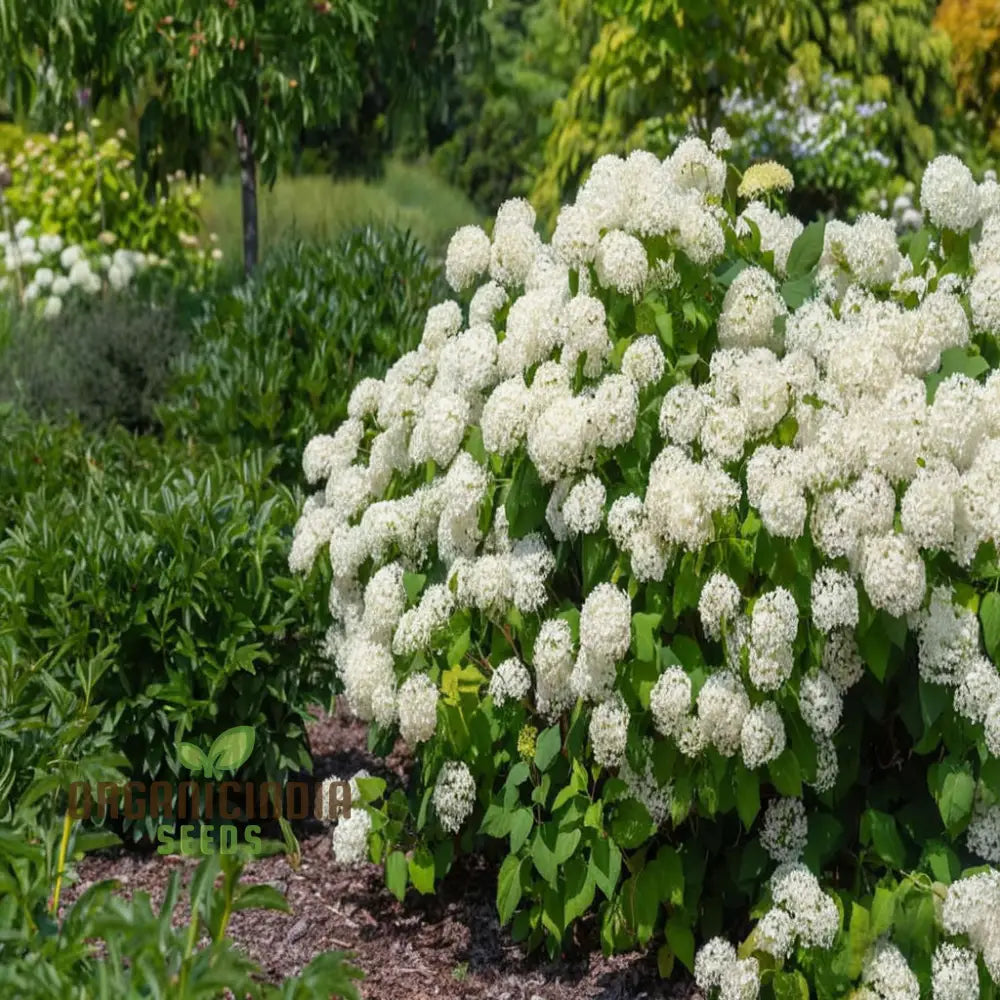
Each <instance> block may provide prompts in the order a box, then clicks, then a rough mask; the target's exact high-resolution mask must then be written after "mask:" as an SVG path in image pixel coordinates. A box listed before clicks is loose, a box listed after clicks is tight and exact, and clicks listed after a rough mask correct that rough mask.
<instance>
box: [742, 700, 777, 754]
mask: <svg viewBox="0 0 1000 1000" xmlns="http://www.w3.org/2000/svg"><path fill="white" fill-rule="evenodd" d="M785 745H786V736H785V724H784V723H783V722H782V721H781V713H780V712H779V711H778V706H777V705H775V704H774V702H773V701H765V702H762V703H761V704H760V705H755V706H754V707H753V708H751V709H750V711H749V712H748V713H747V715H746V718H744V720H743V727H742V729H741V730H740V749H741V750H742V752H743V763H744V764H745V765H746V767H747V768H748V769H749V770H751V771H753V770H754V769H755V768H758V767H761V766H762V765H763V764H768V763H770V762H771V761H772V760H776V759H777V758H778V757H780V756H781V754H782V753H783V752H784V749H785Z"/></svg>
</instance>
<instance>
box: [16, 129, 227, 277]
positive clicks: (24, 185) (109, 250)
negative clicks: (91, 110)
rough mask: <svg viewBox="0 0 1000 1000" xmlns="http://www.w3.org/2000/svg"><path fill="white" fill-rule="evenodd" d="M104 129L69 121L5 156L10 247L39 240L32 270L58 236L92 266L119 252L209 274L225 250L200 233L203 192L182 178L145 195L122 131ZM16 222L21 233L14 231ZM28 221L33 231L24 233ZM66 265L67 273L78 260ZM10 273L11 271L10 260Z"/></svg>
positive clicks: (29, 249)
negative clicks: (38, 254)
mask: <svg viewBox="0 0 1000 1000" xmlns="http://www.w3.org/2000/svg"><path fill="white" fill-rule="evenodd" d="M99 126H100V123H99V122H97V121H96V120H95V121H94V122H92V123H91V128H90V130H87V131H85V130H77V129H76V128H74V127H73V126H72V125H69V124H68V125H67V126H66V128H64V129H63V131H62V132H61V133H60V134H53V135H49V136H28V137H26V138H25V139H24V142H23V145H22V147H21V148H20V149H19V150H18V151H17V152H15V153H13V155H10V154H8V155H5V156H3V158H2V159H0V170H2V169H4V168H6V170H7V171H9V174H10V179H9V186H7V187H6V190H4V191H3V192H2V193H3V199H4V202H5V211H4V216H5V218H4V219H3V228H4V229H5V230H6V231H7V236H8V241H7V243H6V244H5V245H4V249H5V250H10V248H11V245H12V244H15V243H18V242H19V241H21V240H23V239H24V238H25V237H28V236H33V237H35V239H36V245H35V246H33V247H24V248H23V250H22V252H23V253H27V254H28V255H29V264H28V266H29V267H30V266H31V265H30V255H31V254H32V253H34V252H35V251H38V252H42V253H43V254H44V253H45V251H44V250H43V249H42V247H41V242H42V240H46V241H47V242H48V243H49V245H51V246H54V245H55V242H54V241H55V240H56V239H57V238H58V239H59V240H60V242H61V244H62V247H61V250H62V249H68V248H70V247H73V246H75V247H77V253H78V256H80V257H86V258H88V259H89V260H90V261H91V262H92V264H94V263H96V262H98V261H100V260H101V258H102V257H103V256H104V255H108V254H113V253H114V251H115V250H119V251H123V252H128V253H129V254H132V255H134V254H136V253H139V254H142V255H143V259H148V260H149V261H150V262H152V263H157V264H161V265H163V266H164V267H165V268H166V269H168V270H170V271H183V272H184V273H185V274H189V273H190V272H191V271H192V270H193V271H194V272H196V273H202V272H205V271H207V269H208V268H209V267H210V266H211V265H212V263H213V262H214V261H215V260H217V259H218V258H219V257H220V256H221V251H219V250H213V249H212V248H211V246H206V245H203V242H202V240H201V239H200V238H199V236H198V230H199V228H200V220H199V216H198V205H199V201H200V196H199V195H198V193H197V191H196V190H195V188H194V187H193V186H192V185H191V184H190V183H189V182H188V181H187V180H186V179H185V178H183V177H182V176H181V175H178V176H176V177H175V178H174V180H173V183H172V186H171V189H170V191H169V192H166V193H158V194H157V195H156V196H154V197H147V192H146V191H144V189H143V188H142V186H141V185H140V183H139V181H138V179H137V175H136V171H135V156H134V154H133V153H132V152H131V151H130V150H129V149H128V147H127V146H126V144H125V141H124V140H125V133H124V131H123V130H119V131H118V133H116V134H115V135H113V136H109V137H107V138H103V139H102V138H100V137H99V136H98V135H96V134H95V131H94V130H95V129H98V128H99ZM18 220H26V221H22V222H19V221H18ZM15 224H17V225H19V226H20V227H22V231H20V232H16V233H15V232H14V230H13V227H14V225H15ZM29 225H30V227H31V232H30V233H29V232H26V231H24V227H27V226H29ZM43 234H44V235H43ZM206 242H207V243H211V242H212V240H211V238H210V239H209V240H208V241H206ZM61 250H60V251H56V253H59V252H61ZM49 266H51V265H49ZM63 266H64V269H65V270H67V271H68V270H69V269H70V267H72V264H69V265H63ZM110 266H111V265H110V264H105V265H104V266H103V270H104V271H105V272H107V271H109V270H110ZM91 269H92V270H97V268H96V267H92V268H91ZM6 270H7V272H10V271H11V262H10V261H7V264H6ZM109 280H112V279H110V276H109ZM24 284H25V285H27V281H25V282H24ZM93 290H96V289H93Z"/></svg>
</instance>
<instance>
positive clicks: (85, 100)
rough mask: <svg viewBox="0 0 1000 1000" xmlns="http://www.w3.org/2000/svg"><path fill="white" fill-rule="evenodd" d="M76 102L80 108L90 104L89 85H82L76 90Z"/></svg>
mask: <svg viewBox="0 0 1000 1000" xmlns="http://www.w3.org/2000/svg"><path fill="white" fill-rule="evenodd" d="M76 103H77V104H79V105H80V107H81V108H87V107H89V106H90V87H83V88H81V89H80V90H78V91H77V92H76Z"/></svg>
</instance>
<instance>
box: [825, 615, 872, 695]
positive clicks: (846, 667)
mask: <svg viewBox="0 0 1000 1000" xmlns="http://www.w3.org/2000/svg"><path fill="white" fill-rule="evenodd" d="M822 668H823V673H825V674H826V675H827V676H828V677H829V678H830V679H831V680H832V681H833V683H834V684H835V685H836V687H837V690H838V691H839V692H840V693H841V694H845V693H846V692H847V691H849V690H850V689H851V688H852V687H854V685H855V684H857V683H858V681H860V680H861V678H862V677H864V675H865V665H864V661H863V660H862V659H861V653H860V652H859V651H858V644H857V642H856V640H855V638H854V635H853V633H852V632H849V631H848V630H847V629H835V630H834V631H833V632H831V633H830V634H829V636H827V640H826V644H825V645H824V646H823V659H822Z"/></svg>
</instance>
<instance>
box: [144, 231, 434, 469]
mask: <svg viewBox="0 0 1000 1000" xmlns="http://www.w3.org/2000/svg"><path fill="white" fill-rule="evenodd" d="M439 280H440V279H439V277H438V271H437V269H436V268H435V267H434V266H432V265H431V264H430V262H429V261H428V259H427V256H426V254H425V253H424V251H423V250H422V249H421V248H420V247H419V246H418V245H417V244H416V243H415V242H414V240H413V239H412V238H411V237H410V236H408V235H407V234H404V233H402V232H400V231H398V230H394V229H385V230H380V229H374V228H371V227H369V228H366V229H362V230H356V231H353V232H350V233H347V234H346V235H344V236H342V237H340V238H339V239H338V240H337V241H336V242H334V243H331V244H325V245H321V244H312V245H310V244H302V243H295V244H291V245H289V246H287V247H284V248H282V249H280V250H277V251H275V252H274V254H273V255H271V256H270V257H268V258H267V260H266V261H265V263H264V265H263V266H262V268H261V271H260V273H259V274H258V275H257V276H256V278H255V279H254V280H253V281H252V282H251V283H249V284H247V285H246V286H244V287H241V288H239V289H236V290H235V291H234V292H232V293H231V294H229V295H226V296H223V297H221V298H219V299H218V300H216V301H215V302H214V303H213V305H212V309H211V311H210V312H209V313H208V315H207V317H206V318H205V319H204V321H203V322H201V323H200V324H199V326H198V328H197V330H196V332H195V334H194V335H193V337H192V345H193V346H192V350H191V351H190V353H188V354H187V355H186V356H184V357H183V358H182V359H181V360H180V362H179V363H178V365H177V372H176V378H175V384H174V387H173V389H172V395H171V398H170V399H169V401H168V402H167V403H166V404H165V405H164V406H163V407H162V408H161V409H160V411H159V417H160V419H161V420H162V422H163V425H164V428H165V430H166V432H167V433H168V434H169V435H171V436H174V437H176V438H180V439H184V440H191V441H192V442H193V443H194V444H195V446H205V445H207V446H210V447H211V446H216V445H217V446H219V447H221V448H223V449H225V450H227V451H228V452H229V453H230V454H232V455H241V454H243V453H244V452H245V451H247V450H248V449H251V448H256V447H274V446H280V448H281V452H280V461H279V466H278V471H279V473H280V475H282V476H283V477H285V478H286V481H287V480H288V479H289V477H291V478H294V476H295V474H296V472H295V470H296V469H297V468H298V467H299V462H300V457H301V452H302V448H303V447H304V446H305V443H306V442H307V441H308V440H309V439H310V437H312V436H313V435H314V434H316V433H318V432H320V431H323V430H326V429H328V428H329V427H331V426H332V425H333V424H334V423H335V422H336V421H337V420H340V419H342V418H343V417H344V416H345V414H346V408H347V398H348V395H349V392H350V388H351V384H352V381H353V380H354V379H355V378H358V377H361V376H363V375H375V376H381V375H382V374H383V372H384V369H385V367H387V361H388V359H389V358H392V357H394V356H395V355H396V353H397V352H398V351H399V350H400V349H401V348H402V349H405V348H406V347H408V346H412V345H414V344H415V343H416V341H417V340H418V338H419V336H420V332H421V329H422V326H423V317H424V314H425V313H426V310H427V307H428V305H429V303H430V302H431V301H432V300H433V297H434V296H435V295H436V294H437V293H438V292H439V291H440V288H441V286H440V284H439Z"/></svg>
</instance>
